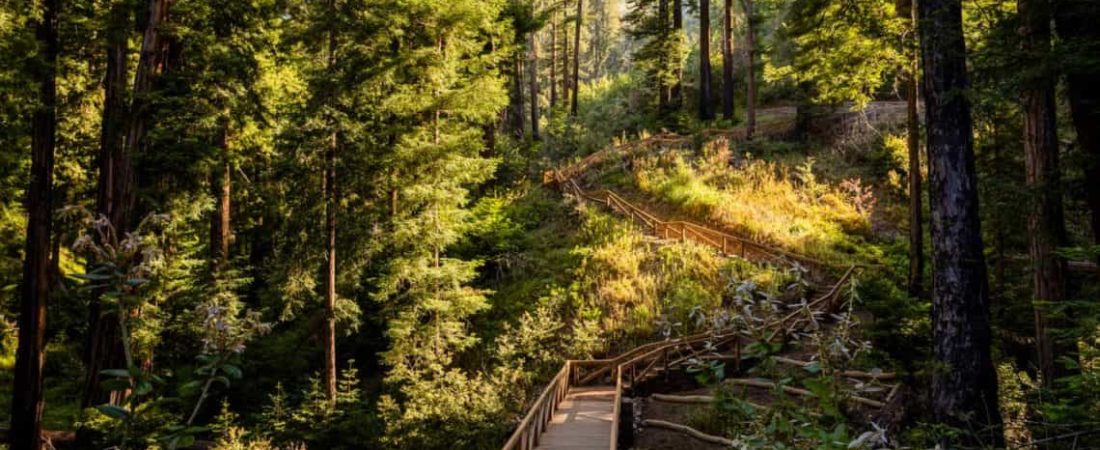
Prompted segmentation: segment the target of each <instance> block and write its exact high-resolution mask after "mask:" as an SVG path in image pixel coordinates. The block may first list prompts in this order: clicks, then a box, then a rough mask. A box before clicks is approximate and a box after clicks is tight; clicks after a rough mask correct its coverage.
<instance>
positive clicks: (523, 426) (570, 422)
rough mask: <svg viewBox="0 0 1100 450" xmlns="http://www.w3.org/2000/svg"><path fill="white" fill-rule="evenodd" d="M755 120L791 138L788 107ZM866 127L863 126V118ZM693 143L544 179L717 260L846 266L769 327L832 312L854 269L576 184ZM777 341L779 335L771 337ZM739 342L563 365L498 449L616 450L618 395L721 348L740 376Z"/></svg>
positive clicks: (723, 132) (695, 340)
mask: <svg viewBox="0 0 1100 450" xmlns="http://www.w3.org/2000/svg"><path fill="white" fill-rule="evenodd" d="M878 103H881V105H872V108H870V109H869V111H872V113H871V116H867V115H865V116H864V117H879V116H881V117H889V116H890V114H889V113H888V112H889V111H890V110H891V109H893V108H894V107H895V106H896V105H893V104H894V103H899V102H878ZM902 105H904V103H902ZM882 111H887V112H886V113H883V112H882ZM760 114H761V117H762V118H763V119H764V120H761V122H762V123H760V124H758V125H757V131H756V132H757V135H758V136H777V137H778V136H784V135H789V134H790V133H792V132H794V131H795V114H796V113H795V109H794V108H793V107H780V108H769V109H765V110H761V111H760ZM868 121H869V122H870V119H869V120H868ZM701 134H702V135H703V136H706V137H712V136H721V137H724V138H726V139H729V140H743V139H744V137H745V136H744V134H745V132H744V128H743V127H736V128H730V129H707V130H702V131H701ZM693 139H695V137H692V136H681V135H676V134H671V133H664V134H658V135H654V136H650V137H647V138H644V139H640V140H636V141H632V142H627V143H623V144H619V145H613V146H609V147H605V148H604V149H602V150H600V151H597V152H595V153H592V154H590V155H588V156H587V157H585V158H583V159H581V160H580V161H577V162H576V163H574V164H571V165H569V166H566V167H564V168H562V169H559V170H553V171H550V172H547V173H546V175H545V177H544V181H545V182H547V183H553V184H556V185H557V186H558V188H559V189H560V190H562V192H563V193H566V194H569V195H571V196H573V197H574V198H576V199H577V201H580V202H584V201H591V202H594V203H598V204H602V205H604V206H606V207H608V208H610V209H611V210H613V211H615V212H617V213H619V214H622V215H624V216H627V217H629V218H630V219H631V220H632V221H633V222H634V223H636V224H639V225H641V226H643V227H644V228H646V229H647V231H649V232H650V233H651V234H653V235H655V236H657V237H658V238H661V239H666V240H669V239H676V240H692V241H695V242H697V243H700V244H702V245H706V246H708V247H711V248H714V249H715V250H716V251H718V252H719V253H720V254H722V255H724V256H738V257H742V258H746V259H750V260H753V261H760V262H777V261H788V262H789V261H797V262H798V263H800V264H802V265H804V266H807V267H809V268H811V269H814V270H815V271H818V272H822V271H826V270H828V269H838V268H843V267H848V268H847V270H846V271H844V273H843V275H842V276H840V278H839V279H838V280H837V281H836V282H835V284H833V285H832V287H831V288H830V289H829V290H828V291H827V292H826V293H824V294H823V295H821V296H819V297H817V298H816V299H814V300H812V301H809V302H807V303H806V305H805V308H804V309H799V310H797V311H795V312H792V313H790V314H788V315H786V316H783V317H781V318H779V319H778V320H777V321H776V322H775V323H773V324H771V325H770V326H771V327H774V328H776V329H777V330H779V329H782V330H784V331H788V332H789V331H790V330H794V329H802V327H804V326H807V325H809V322H810V320H809V319H808V318H806V317H805V316H806V310H809V311H811V312H815V313H816V312H821V313H827V312H831V311H833V310H834V308H835V307H836V306H837V305H838V303H839V302H838V301H837V300H838V299H839V298H840V294H841V291H842V289H843V287H844V286H846V285H847V284H848V282H849V281H850V280H851V277H852V275H853V274H854V273H855V271H856V270H857V269H858V267H859V266H857V265H851V266H844V265H839V264H834V263H828V262H825V261H820V260H817V259H814V258H810V257H808V256H804V255H799V254H796V253H793V252H789V251H786V250H783V249H779V248H775V247H773V246H770V245H767V244H765V243H761V242H757V241H754V240H752V239H748V238H745V237H742V236H735V235H732V234H729V233H725V232H722V231H719V230H714V229H711V228H708V227H707V226H705V225H701V224H698V223H694V222H691V221H684V220H674V221H666V220H662V219H660V218H659V217H657V216H656V215H655V214H653V213H651V212H649V211H647V210H645V209H644V208H642V207H640V206H638V205H636V204H633V203H631V202H629V201H627V200H625V199H623V198H622V197H621V196H619V195H618V194H616V193H614V192H612V191H610V190H598V191H591V192H589V191H586V190H584V189H583V188H581V186H580V185H579V184H578V183H577V182H576V178H577V177H579V176H580V175H582V174H584V173H585V172H586V171H587V170H588V169H589V168H590V167H592V166H594V165H597V164H599V163H601V162H603V161H604V160H606V159H607V158H608V157H610V156H612V155H619V154H622V153H626V154H630V153H633V152H637V151H643V150H648V147H650V146H652V145H654V144H660V145H685V144H687V143H690V142H691V141H692V140H693ZM723 333H725V334H723ZM780 334H782V333H779V334H777V335H780ZM742 340H743V338H742V337H741V336H739V335H738V334H736V333H734V332H718V333H710V332H708V333H701V334H697V335H693V336H686V337H682V338H678V339H672V340H666V341H659V342H652V343H649V344H645V345H642V346H638V347H635V348H634V349H632V350H630V351H628V352H626V353H623V354H621V355H619V356H617V357H615V358H611V359H599V360H570V361H566V362H565V363H564V364H563V365H562V368H561V369H560V370H559V372H558V374H557V375H556V376H555V377H554V378H553V379H552V380H551V381H550V382H549V383H548V385H547V386H546V388H545V389H544V390H543V392H542V394H541V395H540V396H539V397H538V399H536V400H535V402H534V404H533V405H532V406H531V408H530V409H529V410H528V412H527V414H526V415H525V416H524V418H523V420H521V421H520V423H519V425H518V426H517V427H516V430H515V432H514V433H513V434H512V436H511V437H510V438H509V440H508V441H507V442H506V443H505V444H504V446H503V449H502V450H530V449H545V450H556V449H574V450H582V449H583V450H596V449H606V450H617V449H618V444H619V440H618V435H619V429H620V427H621V425H622V424H620V415H621V407H622V402H623V400H624V397H623V396H624V392H626V391H628V390H629V389H630V388H631V387H633V386H635V385H637V384H638V383H641V382H644V381H646V380H647V379H650V378H652V377H654V376H656V375H657V374H659V373H668V372H669V371H670V370H678V369H679V368H682V367H683V366H684V365H685V364H686V363H687V362H688V361H690V360H692V359H695V358H699V357H703V355H704V354H706V353H708V352H713V351H719V352H721V351H722V349H725V351H726V352H730V351H732V354H724V355H723V354H719V355H718V356H717V357H718V358H724V359H726V360H729V361H732V363H733V364H734V366H735V367H736V370H737V371H739V370H740V365H741V361H742V357H741V346H742V345H743V342H742ZM789 361H793V360H789ZM793 363H794V364H803V363H804V362H799V361H793ZM745 383H748V384H750V385H751V384H753V383H756V384H758V385H759V384H761V383H763V384H766V383H767V381H766V380H764V381H760V380H757V381H745ZM897 386H898V385H895V388H894V390H893V391H892V392H891V393H890V397H892V396H893V394H894V392H896V390H897ZM869 401H870V402H872V403H874V404H885V403H886V402H888V401H889V397H888V398H887V399H886V402H877V401H874V400H869ZM684 428H686V427H684ZM691 431H694V430H691ZM715 438H716V439H721V438H717V437H715Z"/></svg>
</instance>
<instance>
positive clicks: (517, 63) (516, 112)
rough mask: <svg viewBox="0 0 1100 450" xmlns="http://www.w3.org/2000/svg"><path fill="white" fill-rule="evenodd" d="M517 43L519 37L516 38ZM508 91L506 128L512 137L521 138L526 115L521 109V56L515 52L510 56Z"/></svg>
mask: <svg viewBox="0 0 1100 450" xmlns="http://www.w3.org/2000/svg"><path fill="white" fill-rule="evenodd" d="M516 38H517V41H518V39H519V36H516ZM510 81H511V84H510V86H509V89H508V128H510V129H511V130H509V131H511V132H512V136H515V137H516V138H522V137H523V133H524V123H523V122H524V120H523V117H524V116H525V115H526V114H525V111H524V108H523V55H522V54H520V53H519V52H517V53H516V54H515V55H512V78H511V80H510Z"/></svg>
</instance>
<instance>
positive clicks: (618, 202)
mask: <svg viewBox="0 0 1100 450" xmlns="http://www.w3.org/2000/svg"><path fill="white" fill-rule="evenodd" d="M559 179H560V181H559V183H561V184H560V185H561V186H562V188H563V189H565V190H566V191H567V192H569V193H570V194H571V195H573V196H575V197H577V198H579V199H582V200H588V201H592V202H596V203H602V204H604V205H606V206H607V207H608V208H610V209H611V210H613V211H616V212H619V213H621V214H623V215H625V216H627V217H629V218H630V220H631V221H632V222H634V223H640V224H642V225H643V226H645V227H647V228H649V229H650V230H651V232H652V233H653V234H654V235H657V236H659V237H661V238H664V239H679V240H681V241H686V240H691V241H694V242H698V243H700V244H703V245H706V246H709V247H712V248H714V249H715V250H718V251H719V252H721V253H722V254H725V255H735V254H736V255H738V256H741V257H742V258H750V259H756V260H769V261H781V260H790V261H797V262H798V263H800V264H802V265H805V266H810V267H816V268H833V269H843V268H847V267H848V266H847V265H843V264H836V263H831V262H827V261H822V260H820V259H816V258H812V257H809V256H805V255H800V254H797V253H793V252H789V251H786V250H783V249H780V248H776V247H772V246H769V245H766V244H763V243H760V242H757V241H754V240H752V239H748V238H745V237H742V236H737V235H733V234H729V233H726V232H723V231H718V230H715V229H712V228H709V227H706V226H703V225H700V224H697V223H694V222H689V221H683V220H672V221H665V220H661V219H660V218H658V217H656V216H654V215H653V214H651V213H650V212H648V211H646V210H645V209H643V208H641V207H639V206H637V205H635V204H633V203H631V202H630V201H628V200H626V199H624V198H622V197H621V196H619V195H618V194H616V193H615V192H612V191H610V190H606V189H605V190H600V191H596V192H592V193H589V192H586V191H585V190H584V189H582V188H581V187H580V185H578V184H577V182H576V180H574V179H572V178H569V179H566V178H564V177H560V176H559Z"/></svg>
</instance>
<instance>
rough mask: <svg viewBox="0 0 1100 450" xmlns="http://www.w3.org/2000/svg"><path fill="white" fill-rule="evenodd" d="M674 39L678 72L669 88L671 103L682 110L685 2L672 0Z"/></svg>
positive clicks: (673, 56)
mask: <svg viewBox="0 0 1100 450" xmlns="http://www.w3.org/2000/svg"><path fill="white" fill-rule="evenodd" d="M672 38H673V39H675V40H676V47H675V49H676V51H675V52H673V54H672V61H670V63H671V64H673V65H674V66H673V70H675V71H676V81H674V82H673V83H672V87H670V88H669V93H668V97H669V103H670V104H671V107H672V108H673V109H677V110H678V109H680V107H681V106H683V97H684V67H683V65H682V62H683V61H682V59H683V55H682V52H683V39H684V1H683V0H672Z"/></svg>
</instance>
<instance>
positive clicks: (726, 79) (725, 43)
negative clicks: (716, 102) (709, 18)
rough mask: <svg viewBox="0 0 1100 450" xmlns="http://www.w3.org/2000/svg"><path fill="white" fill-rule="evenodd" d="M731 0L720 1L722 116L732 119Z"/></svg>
mask: <svg viewBox="0 0 1100 450" xmlns="http://www.w3.org/2000/svg"><path fill="white" fill-rule="evenodd" d="M732 10H733V0H724V1H723V2H722V118H724V119H726V120H733V16H732Z"/></svg>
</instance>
